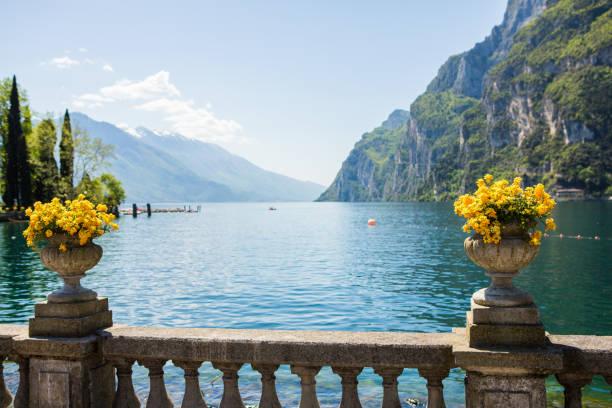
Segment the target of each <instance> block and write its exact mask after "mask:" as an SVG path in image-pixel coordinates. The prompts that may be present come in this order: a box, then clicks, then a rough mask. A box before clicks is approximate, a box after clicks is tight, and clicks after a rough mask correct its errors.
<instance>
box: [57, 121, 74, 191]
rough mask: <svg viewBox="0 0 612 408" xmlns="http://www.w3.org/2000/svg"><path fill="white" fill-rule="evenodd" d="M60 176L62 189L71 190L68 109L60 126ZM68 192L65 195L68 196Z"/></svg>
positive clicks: (71, 145) (72, 165)
mask: <svg viewBox="0 0 612 408" xmlns="http://www.w3.org/2000/svg"><path fill="white" fill-rule="evenodd" d="M59 150H60V176H61V178H62V183H63V185H64V188H69V189H70V190H72V185H73V180H74V143H73V140H72V127H71V126H70V115H69V114H68V109H66V113H64V124H63V125H62V138H61V140H60V149H59ZM70 190H68V191H65V193H67V194H69V195H70Z"/></svg>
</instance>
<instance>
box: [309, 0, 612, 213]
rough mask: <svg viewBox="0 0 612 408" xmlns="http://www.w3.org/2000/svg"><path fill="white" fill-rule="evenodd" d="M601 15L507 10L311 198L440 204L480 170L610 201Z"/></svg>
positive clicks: (606, 45)
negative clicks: (481, 38)
mask: <svg viewBox="0 0 612 408" xmlns="http://www.w3.org/2000/svg"><path fill="white" fill-rule="evenodd" d="M611 8H612V3H610V2H609V1H604V0H600V1H595V0H560V1H550V0H549V1H545V0H510V1H509V3H508V8H507V11H506V13H505V16H504V21H503V23H502V24H501V25H499V26H497V27H495V28H494V29H493V31H492V33H491V35H490V36H489V37H487V38H486V39H485V41H483V42H481V43H479V44H477V45H476V46H475V47H474V48H473V49H472V50H470V51H468V52H465V53H463V54H461V55H458V56H454V57H451V58H450V59H449V60H448V61H447V62H446V63H445V64H444V65H443V66H442V68H440V71H439V72H438V75H437V76H436V78H435V79H434V80H433V81H432V82H431V84H430V85H429V87H428V89H427V92H425V93H424V94H422V95H421V96H419V97H418V98H417V99H416V100H415V102H414V103H413V104H412V105H411V108H410V115H409V117H408V116H406V117H404V118H402V119H403V120H404V121H405V122H404V124H403V125H402V126H401V127H396V129H395V130H394V137H392V138H389V137H387V138H380V137H374V138H371V137H370V136H368V135H371V134H366V135H364V138H363V139H362V140H361V141H360V142H359V143H357V144H356V145H355V148H354V150H353V151H352V152H351V154H350V155H349V158H348V159H347V161H345V163H344V164H343V166H342V169H341V170H340V172H339V173H338V176H337V178H336V180H335V181H334V183H333V184H332V185H331V186H330V188H329V189H328V190H327V191H326V192H325V193H324V194H323V195H322V196H321V198H320V199H321V200H342V201H357V200H392V201H401V200H449V199H453V198H454V197H456V196H457V195H458V194H460V193H463V192H464V191H465V190H466V188H467V189H471V188H472V186H473V185H474V183H475V181H476V179H477V178H479V177H482V175H483V174H484V173H486V172H491V173H493V174H494V175H496V176H501V177H512V176H515V175H521V176H523V177H524V178H526V180H527V182H532V181H544V182H545V183H546V184H547V186H548V187H549V188H550V187H552V188H555V187H559V186H572V187H580V188H585V189H586V190H587V192H589V193H591V194H593V195H600V194H612V187H611V186H612V168H611V167H612V160H611V159H610V157H612V140H611V139H612V136H611V131H610V129H612V123H611V121H612V119H611V118H612V99H611V97H610V95H612V73H611V71H612V68H611V67H610V66H611V65H612V17H611V13H612V11H611ZM385 123H386V122H385ZM381 128H382V129H384V128H383V127H381ZM381 128H378V129H376V130H375V131H374V132H372V133H373V134H377V132H380V131H381V130H380V129H381ZM387 132H389V131H388V130H387ZM383 133H384V132H383ZM366 136H368V137H366ZM370 139H371V140H370ZM375 139H376V140H377V144H376V149H377V152H378V155H377V156H376V159H372V155H370V154H368V149H370V147H371V146H370V144H369V143H370V142H371V141H373V140H375ZM380 143H386V144H387V145H386V146H382V145H380ZM384 154H386V155H387V156H386V157H384V158H383V156H382V155H384ZM357 169H361V170H362V171H359V172H357ZM366 170H367V171H366ZM356 173H358V174H359V175H360V177H358V178H355V177H353V175H354V174H356ZM466 186H467V187H466ZM608 190H610V191H608ZM348 191H350V192H351V193H350V194H349V193H348ZM356 191H358V192H359V193H358V194H355V192H356Z"/></svg>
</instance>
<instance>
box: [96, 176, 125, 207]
mask: <svg viewBox="0 0 612 408" xmlns="http://www.w3.org/2000/svg"><path fill="white" fill-rule="evenodd" d="M100 181H101V182H102V194H103V202H104V204H106V205H108V206H109V207H111V208H112V207H119V205H120V204H121V202H122V201H123V200H125V190H123V187H121V182H120V181H119V180H117V179H116V178H115V176H113V175H112V174H108V173H105V174H102V175H101V176H100Z"/></svg>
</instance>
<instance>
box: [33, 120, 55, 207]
mask: <svg viewBox="0 0 612 408" xmlns="http://www.w3.org/2000/svg"><path fill="white" fill-rule="evenodd" d="M30 139H31V141H30V156H31V160H30V163H31V165H32V170H33V171H32V173H33V192H34V197H35V199H36V200H40V201H43V202H48V201H51V200H52V199H53V197H55V196H56V195H57V193H58V187H59V171H58V169H57V162H56V161H55V157H54V150H55V144H56V142H57V129H56V127H55V123H54V122H53V119H51V118H47V119H45V120H43V121H42V122H40V123H39V124H38V126H36V128H35V130H34V133H33V135H32V137H31V138H30Z"/></svg>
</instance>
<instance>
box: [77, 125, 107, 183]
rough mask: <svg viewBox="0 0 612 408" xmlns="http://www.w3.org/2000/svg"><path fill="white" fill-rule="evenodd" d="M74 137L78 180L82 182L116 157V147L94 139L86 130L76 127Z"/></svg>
mask: <svg viewBox="0 0 612 408" xmlns="http://www.w3.org/2000/svg"><path fill="white" fill-rule="evenodd" d="M73 135H74V152H75V160H74V174H75V175H76V176H77V180H82V179H83V178H84V177H85V175H86V174H89V175H91V174H96V173H97V172H98V171H100V170H102V169H104V168H105V167H107V166H108V165H109V164H110V159H112V158H114V157H115V146H113V145H106V144H104V143H103V142H102V139H100V138H97V137H95V138H92V137H91V136H89V134H88V133H87V131H85V130H84V129H81V128H79V127H76V126H75V128H74V132H73Z"/></svg>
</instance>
